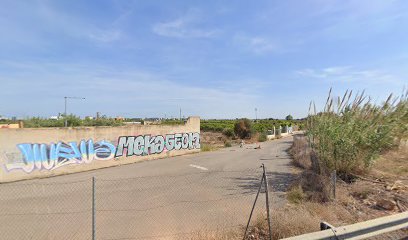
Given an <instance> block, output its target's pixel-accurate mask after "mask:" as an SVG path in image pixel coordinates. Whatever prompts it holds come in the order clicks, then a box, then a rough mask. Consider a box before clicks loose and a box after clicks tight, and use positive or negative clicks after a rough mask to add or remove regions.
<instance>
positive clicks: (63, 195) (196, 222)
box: [0, 169, 266, 239]
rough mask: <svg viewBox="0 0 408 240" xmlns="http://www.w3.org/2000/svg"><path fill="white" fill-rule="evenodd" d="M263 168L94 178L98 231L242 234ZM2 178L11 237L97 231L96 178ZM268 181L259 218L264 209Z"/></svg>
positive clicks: (136, 235) (100, 234)
mask: <svg viewBox="0 0 408 240" xmlns="http://www.w3.org/2000/svg"><path fill="white" fill-rule="evenodd" d="M261 178H262V170H261V169H253V170H247V171H203V172H197V173H192V174H184V175H172V176H169V175H166V176H147V177H135V178H121V179H118V178H116V179H113V178H107V177H98V178H95V189H94V190H95V193H94V194H95V195H94V196H95V239H207V237H208V236H211V237H210V238H212V239H217V238H218V236H220V237H221V236H222V237H223V238H224V239H228V238H229V237H228V236H225V234H226V232H234V234H233V235H231V237H232V236H233V237H234V238H242V237H243V231H244V227H245V225H246V223H247V221H248V216H249V213H250V211H251V208H252V205H253V203H254V199H255V195H256V193H257V191H258V187H259V184H260V180H261ZM48 182H49V181H47V182H45V183H41V181H34V182H32V183H9V184H1V185H0V232H1V235H2V237H5V238H6V239H92V226H93V224H92V216H93V211H92V200H93V198H92V196H93V192H92V191H93V189H92V179H86V180H83V181H77V182H62V183H56V182H55V183H48ZM264 192H265V191H264V189H263V190H262V191H261V195H260V196H259V198H258V202H257V203H256V207H255V210H254V213H253V220H252V223H254V222H256V220H257V219H256V218H257V217H258V216H265V210H266V209H265V205H266V203H265V196H264Z"/></svg>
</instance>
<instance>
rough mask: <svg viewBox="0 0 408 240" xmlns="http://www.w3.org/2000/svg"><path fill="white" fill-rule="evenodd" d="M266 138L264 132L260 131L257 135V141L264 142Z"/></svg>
mask: <svg viewBox="0 0 408 240" xmlns="http://www.w3.org/2000/svg"><path fill="white" fill-rule="evenodd" d="M266 140H268V137H267V136H266V134H265V133H261V134H259V136H258V142H265V141H266Z"/></svg>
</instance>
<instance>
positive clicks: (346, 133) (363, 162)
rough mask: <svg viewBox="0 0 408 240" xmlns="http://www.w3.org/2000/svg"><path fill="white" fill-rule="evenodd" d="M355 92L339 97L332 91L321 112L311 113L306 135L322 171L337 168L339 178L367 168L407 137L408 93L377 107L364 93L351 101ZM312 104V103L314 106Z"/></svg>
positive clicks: (390, 98)
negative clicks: (335, 97)
mask: <svg viewBox="0 0 408 240" xmlns="http://www.w3.org/2000/svg"><path fill="white" fill-rule="evenodd" d="M351 97H352V92H346V93H345V94H344V96H343V97H342V98H341V99H340V98H337V99H333V98H332V97H331V90H330V92H329V97H328V98H327V101H326V105H325V108H324V110H323V111H322V112H320V113H316V112H314V113H313V114H311V115H309V117H308V120H307V135H308V137H309V139H310V141H311V142H312V147H313V148H314V150H315V152H316V154H317V156H318V160H319V164H320V171H321V172H322V173H327V172H330V171H332V170H337V172H338V173H339V175H340V177H342V178H343V179H348V177H349V176H350V174H358V173H361V172H364V171H366V170H367V169H368V168H369V167H370V166H371V165H372V164H373V163H374V161H375V160H376V159H377V157H378V156H379V154H380V153H381V152H383V151H385V150H387V149H390V148H391V147H393V146H395V145H396V144H397V143H398V141H399V140H400V139H402V138H407V135H408V134H407V123H408V101H407V99H408V98H407V94H405V95H403V96H401V97H400V98H396V99H393V98H392V95H390V97H389V98H388V99H387V101H386V102H384V103H383V104H381V105H379V106H377V105H374V104H372V103H371V101H370V99H369V98H366V97H365V96H364V93H362V94H358V95H356V96H355V97H354V99H353V101H350V99H351ZM311 106H312V105H311Z"/></svg>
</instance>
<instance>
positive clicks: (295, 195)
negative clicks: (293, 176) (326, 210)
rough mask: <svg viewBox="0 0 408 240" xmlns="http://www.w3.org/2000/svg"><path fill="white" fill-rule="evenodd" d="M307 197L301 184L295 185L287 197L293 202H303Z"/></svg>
mask: <svg viewBox="0 0 408 240" xmlns="http://www.w3.org/2000/svg"><path fill="white" fill-rule="evenodd" d="M304 198H305V194H304V193H303V189H302V187H301V186H299V185H297V186H293V187H292V188H291V189H290V190H289V191H288V193H287V199H288V201H289V202H291V203H301V202H302V201H303V200H304Z"/></svg>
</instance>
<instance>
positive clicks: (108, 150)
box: [5, 133, 200, 173]
mask: <svg viewBox="0 0 408 240" xmlns="http://www.w3.org/2000/svg"><path fill="white" fill-rule="evenodd" d="M17 148H18V149H19V150H20V152H21V154H22V159H21V160H19V161H13V162H12V163H6V164H5V168H6V170H7V171H11V170H22V171H24V172H26V173H30V172H32V171H34V170H36V169H37V170H54V169H57V168H60V167H62V166H65V165H70V164H89V163H91V162H92V161H94V160H97V161H105V160H111V159H114V158H117V157H122V156H126V157H130V156H144V155H150V154H160V153H163V152H164V151H172V150H180V149H190V150H191V149H199V148H200V134H199V133H176V134H167V135H166V136H161V135H157V136H151V135H139V136H123V137H119V139H118V144H117V146H115V145H113V144H112V143H111V142H108V141H105V140H102V141H98V142H94V141H93V140H92V139H90V140H88V141H85V140H82V141H80V142H79V144H78V143H77V142H68V143H64V142H58V143H56V144H55V143H51V144H49V145H47V144H37V143H34V144H31V143H22V144H18V145H17Z"/></svg>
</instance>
